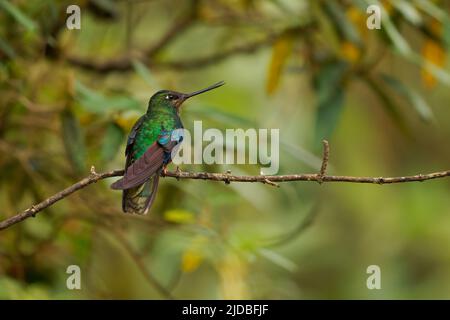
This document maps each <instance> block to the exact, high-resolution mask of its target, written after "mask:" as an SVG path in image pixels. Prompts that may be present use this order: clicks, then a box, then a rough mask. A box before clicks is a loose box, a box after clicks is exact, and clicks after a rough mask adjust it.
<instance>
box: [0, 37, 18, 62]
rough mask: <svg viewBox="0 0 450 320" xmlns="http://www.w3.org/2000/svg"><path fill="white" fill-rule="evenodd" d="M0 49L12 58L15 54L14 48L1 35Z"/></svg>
mask: <svg viewBox="0 0 450 320" xmlns="http://www.w3.org/2000/svg"><path fill="white" fill-rule="evenodd" d="M0 51H2V52H3V53H4V54H5V55H6V56H8V58H10V59H13V58H14V57H15V56H16V52H15V51H14V49H13V48H12V47H11V46H10V45H9V43H8V42H6V41H5V40H4V39H3V38H2V37H0Z"/></svg>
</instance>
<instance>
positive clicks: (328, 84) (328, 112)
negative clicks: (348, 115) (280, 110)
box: [314, 62, 347, 139]
mask: <svg viewBox="0 0 450 320" xmlns="http://www.w3.org/2000/svg"><path fill="white" fill-rule="evenodd" d="M346 70H347V65H346V64H344V63H342V62H335V63H330V64H328V65H325V66H324V67H323V68H322V69H321V70H320V71H319V73H318V74H317V75H316V76H315V78H314V82H315V88H316V92H317V94H318V97H317V120H316V137H317V138H320V139H324V138H329V137H330V135H331V134H332V132H333V131H334V128H335V127H336V125H337V122H338V119H339V115H340V114H341V111H342V107H343V104H344V88H343V76H344V73H345V71H346Z"/></svg>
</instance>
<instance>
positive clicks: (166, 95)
mask: <svg viewBox="0 0 450 320" xmlns="http://www.w3.org/2000/svg"><path fill="white" fill-rule="evenodd" d="M224 84H225V82H223V81H220V82H217V83H215V84H213V85H211V86H209V87H206V88H204V89H201V90H197V91H194V92H191V93H181V92H177V91H170V90H160V91H158V92H156V93H155V94H154V95H153V96H152V97H151V98H150V101H149V103H148V111H150V109H151V108H153V107H155V106H158V107H165V108H169V109H172V110H175V111H176V112H179V110H180V107H181V105H182V104H183V102H184V101H186V100H187V99H189V98H190V97H193V96H196V95H198V94H201V93H204V92H207V91H209V90H213V89H215V88H218V87H220V86H222V85H224Z"/></svg>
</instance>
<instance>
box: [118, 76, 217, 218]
mask: <svg viewBox="0 0 450 320" xmlns="http://www.w3.org/2000/svg"><path fill="white" fill-rule="evenodd" d="M222 85H224V82H223V81H220V82H217V83H215V84H213V85H211V86H209V87H206V88H204V89H201V90H198V91H194V92H191V93H181V92H176V91H170V90H161V91H158V92H156V93H155V94H154V95H153V96H152V97H151V98H150V100H149V103H148V108H147V112H146V113H145V114H144V115H143V116H142V117H140V118H139V119H138V120H137V121H136V123H135V124H134V126H133V127H132V129H131V132H130V134H129V135H128V139H127V146H126V148H125V156H126V161H125V173H124V175H123V177H122V178H121V179H119V180H117V181H116V182H114V183H113V184H112V185H111V188H112V189H115V190H123V191H122V210H123V212H125V213H136V214H146V213H147V212H148V210H149V209H150V207H151V206H152V204H153V202H154V201H155V197H156V191H157V189H158V184H159V177H160V175H161V173H166V167H167V165H168V164H169V163H170V162H171V161H172V157H171V155H172V151H174V150H176V149H175V148H176V147H177V146H179V144H180V143H181V142H182V140H183V135H182V129H183V123H182V122H181V118H180V108H181V105H182V104H183V102H184V101H186V100H187V99H189V98H191V97H193V96H196V95H199V94H201V93H204V92H207V91H210V90H213V89H215V88H218V87H220V86H222Z"/></svg>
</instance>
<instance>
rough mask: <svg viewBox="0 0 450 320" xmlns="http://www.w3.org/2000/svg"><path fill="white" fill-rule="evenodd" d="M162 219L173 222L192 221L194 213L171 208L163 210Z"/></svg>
mask: <svg viewBox="0 0 450 320" xmlns="http://www.w3.org/2000/svg"><path fill="white" fill-rule="evenodd" d="M164 219H166V220H167V221H169V222H175V223H193V222H194V221H195V215H194V214H193V213H192V212H190V211H187V210H183V209H173V210H168V211H166V212H164Z"/></svg>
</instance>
